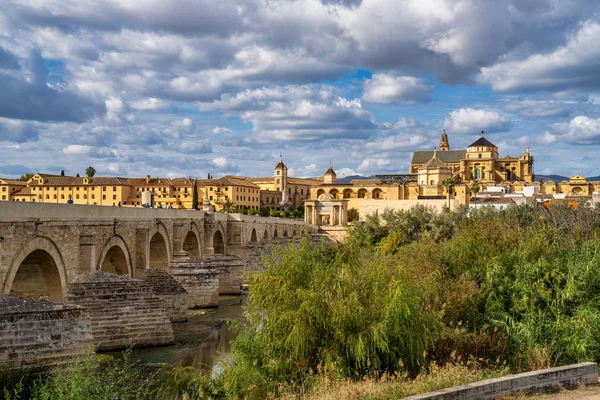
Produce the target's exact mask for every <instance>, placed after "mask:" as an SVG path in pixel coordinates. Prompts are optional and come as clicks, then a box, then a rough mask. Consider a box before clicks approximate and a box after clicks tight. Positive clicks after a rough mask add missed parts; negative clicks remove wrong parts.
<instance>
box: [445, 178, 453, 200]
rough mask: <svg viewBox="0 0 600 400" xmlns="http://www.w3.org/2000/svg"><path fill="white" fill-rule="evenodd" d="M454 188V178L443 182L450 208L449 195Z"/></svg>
mask: <svg viewBox="0 0 600 400" xmlns="http://www.w3.org/2000/svg"><path fill="white" fill-rule="evenodd" d="M454 186H456V181H455V180H454V178H448V179H446V180H445V181H444V187H445V188H446V193H447V194H448V207H450V194H451V193H452V192H453V191H454Z"/></svg>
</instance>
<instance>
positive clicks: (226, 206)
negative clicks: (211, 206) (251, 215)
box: [217, 198, 237, 212]
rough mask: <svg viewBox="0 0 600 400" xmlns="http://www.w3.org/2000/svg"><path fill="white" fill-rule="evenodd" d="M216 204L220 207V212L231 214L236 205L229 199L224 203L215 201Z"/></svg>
mask: <svg viewBox="0 0 600 400" xmlns="http://www.w3.org/2000/svg"><path fill="white" fill-rule="evenodd" d="M217 204H218V205H220V206H221V212H232V211H235V209H236V208H237V205H236V204H235V203H234V202H233V201H231V199H229V198H227V199H225V200H224V201H217Z"/></svg>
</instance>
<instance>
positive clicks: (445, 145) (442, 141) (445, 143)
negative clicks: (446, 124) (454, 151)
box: [440, 128, 450, 151]
mask: <svg viewBox="0 0 600 400" xmlns="http://www.w3.org/2000/svg"><path fill="white" fill-rule="evenodd" d="M448 150H450V143H448V135H446V128H444V133H442V138H441V139H440V151H448Z"/></svg>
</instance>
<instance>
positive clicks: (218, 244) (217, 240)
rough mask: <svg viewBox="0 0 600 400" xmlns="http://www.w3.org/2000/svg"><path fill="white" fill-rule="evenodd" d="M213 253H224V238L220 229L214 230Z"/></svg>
mask: <svg viewBox="0 0 600 400" xmlns="http://www.w3.org/2000/svg"><path fill="white" fill-rule="evenodd" d="M212 243H213V253H214V254H225V239H224V238H223V234H222V233H221V231H220V230H218V229H217V230H216V231H215V233H214V234H213V238H212Z"/></svg>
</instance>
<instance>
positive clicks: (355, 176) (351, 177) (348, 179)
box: [336, 175, 373, 183]
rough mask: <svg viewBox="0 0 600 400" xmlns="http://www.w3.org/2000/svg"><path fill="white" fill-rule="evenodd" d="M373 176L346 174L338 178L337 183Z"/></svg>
mask: <svg viewBox="0 0 600 400" xmlns="http://www.w3.org/2000/svg"><path fill="white" fill-rule="evenodd" d="M371 178H373V177H372V176H361V175H350V176H346V177H343V178H338V179H336V182H337V183H350V182H352V181H353V180H354V179H371Z"/></svg>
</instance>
